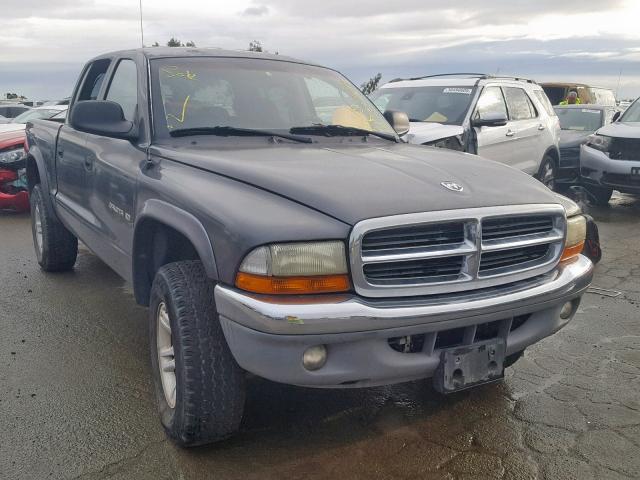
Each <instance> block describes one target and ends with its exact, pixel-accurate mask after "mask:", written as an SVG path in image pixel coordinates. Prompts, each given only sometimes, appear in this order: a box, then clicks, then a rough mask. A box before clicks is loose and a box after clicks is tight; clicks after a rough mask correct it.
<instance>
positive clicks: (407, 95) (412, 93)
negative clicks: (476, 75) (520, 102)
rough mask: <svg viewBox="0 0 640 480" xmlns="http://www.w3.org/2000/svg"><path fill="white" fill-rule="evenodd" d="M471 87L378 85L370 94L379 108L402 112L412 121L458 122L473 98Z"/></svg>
mask: <svg viewBox="0 0 640 480" xmlns="http://www.w3.org/2000/svg"><path fill="white" fill-rule="evenodd" d="M473 92H474V88H473V87H460V86H455V85H452V86H448V87H445V86H439V87H436V86H427V87H390V88H382V89H380V90H378V91H377V92H374V93H373V94H372V95H371V99H372V100H373V103H375V104H376V107H378V109H379V110H380V111H385V110H397V111H401V112H405V113H406V114H407V115H408V116H409V120H410V121H412V122H435V123H444V124H447V125H462V122H463V121H464V118H465V116H466V114H467V111H468V110H469V105H470V104H471V99H472V98H473Z"/></svg>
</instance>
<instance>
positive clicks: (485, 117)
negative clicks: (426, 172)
mask: <svg viewBox="0 0 640 480" xmlns="http://www.w3.org/2000/svg"><path fill="white" fill-rule="evenodd" d="M372 100H373V102H374V103H375V104H376V106H377V107H378V108H379V109H380V110H381V111H385V110H397V111H403V112H406V113H407V114H408V116H409V120H410V122H411V128H410V130H409V133H408V134H407V135H406V139H407V140H408V141H409V142H410V143H417V144H421V145H429V146H434V147H442V148H449V149H453V150H460V151H465V152H469V153H475V154H478V155H481V156H483V157H485V158H488V159H491V160H496V161H498V162H501V163H504V164H507V165H510V166H512V167H514V168H517V169H519V170H522V171H524V172H526V173H528V174H530V175H534V176H536V177H537V178H538V179H540V180H541V181H543V182H544V183H545V184H546V185H547V186H549V187H551V188H554V186H555V180H556V178H557V170H558V166H559V161H560V152H559V148H558V141H559V136H560V123H559V122H558V117H557V116H556V114H555V112H554V110H553V107H552V105H551V103H550V102H549V100H548V98H547V96H546V94H545V93H544V91H543V90H542V87H540V86H539V85H538V84H537V83H535V82H534V81H532V80H526V79H521V78H514V77H494V76H490V75H482V74H447V75H432V76H428V77H420V78H412V79H408V80H394V81H391V82H389V83H387V84H385V85H383V86H382V87H381V88H380V89H379V90H378V91H376V92H374V93H373V94H372Z"/></svg>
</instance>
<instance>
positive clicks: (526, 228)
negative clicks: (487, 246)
mask: <svg viewBox="0 0 640 480" xmlns="http://www.w3.org/2000/svg"><path fill="white" fill-rule="evenodd" d="M551 230H553V218H552V217H550V216H549V215H545V216H542V215H535V216H534V215H531V216H526V217H524V216H523V217H501V218H488V219H486V220H483V221H482V239H483V240H499V239H503V238H512V237H519V236H522V235H533V234H540V233H549V232H550V231H551Z"/></svg>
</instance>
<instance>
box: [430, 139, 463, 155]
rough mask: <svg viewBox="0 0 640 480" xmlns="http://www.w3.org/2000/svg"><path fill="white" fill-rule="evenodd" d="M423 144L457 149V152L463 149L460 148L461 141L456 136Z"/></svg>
mask: <svg viewBox="0 0 640 480" xmlns="http://www.w3.org/2000/svg"><path fill="white" fill-rule="evenodd" d="M425 145H428V146H429V147H436V148H447V149H449V150H457V151H459V152H462V151H463V150H464V149H463V148H462V142H460V139H459V138H458V137H447V138H442V139H440V140H436V141H435V142H428V143H425Z"/></svg>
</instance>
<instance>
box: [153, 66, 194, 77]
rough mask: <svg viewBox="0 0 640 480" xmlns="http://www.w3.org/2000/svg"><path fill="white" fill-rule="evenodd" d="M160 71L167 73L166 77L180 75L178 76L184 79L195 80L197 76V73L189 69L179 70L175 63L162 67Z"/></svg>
mask: <svg viewBox="0 0 640 480" xmlns="http://www.w3.org/2000/svg"><path fill="white" fill-rule="evenodd" d="M162 71H163V72H164V73H166V74H167V77H169V78H172V77H180V78H184V79H186V80H195V79H196V77H197V76H198V74H196V73H194V72H192V71H190V70H185V71H184V72H181V71H180V70H179V69H178V67H177V66H175V65H171V66H168V67H164V68H163V69H162Z"/></svg>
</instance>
